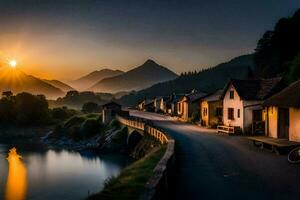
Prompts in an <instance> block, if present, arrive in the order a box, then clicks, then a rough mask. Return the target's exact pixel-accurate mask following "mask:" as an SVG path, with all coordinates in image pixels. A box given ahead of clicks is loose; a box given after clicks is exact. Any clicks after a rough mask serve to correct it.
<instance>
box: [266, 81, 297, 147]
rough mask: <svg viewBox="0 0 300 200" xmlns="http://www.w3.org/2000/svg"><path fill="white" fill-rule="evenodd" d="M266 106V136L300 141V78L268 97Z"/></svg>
mask: <svg viewBox="0 0 300 200" xmlns="http://www.w3.org/2000/svg"><path fill="white" fill-rule="evenodd" d="M264 106H265V114H266V128H265V134H266V136H268V137H272V138H283V139H288V140H290V141H294V142H300V80H298V81H297V82H295V83H293V84H292V85H290V86H289V87H287V88H286V89H284V90H282V91H281V92H279V93H278V94H275V95H274V96H272V97H270V98H269V99H267V100H266V101H265V103H264Z"/></svg>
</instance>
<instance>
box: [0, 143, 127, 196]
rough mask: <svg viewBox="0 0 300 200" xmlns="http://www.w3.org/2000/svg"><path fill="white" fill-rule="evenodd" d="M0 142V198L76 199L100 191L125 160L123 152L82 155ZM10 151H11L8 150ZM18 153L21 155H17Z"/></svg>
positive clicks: (120, 168) (123, 165)
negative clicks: (117, 153) (120, 154)
mask: <svg viewBox="0 0 300 200" xmlns="http://www.w3.org/2000/svg"><path fill="white" fill-rule="evenodd" d="M14 146H16V150H17V153H16V152H15V151H9V150H10V149H11V148H12V147H13V146H12V145H3V144H0V199H3V200H50V199H51V200H69V199H70V200H71V199H72V200H76V199H84V198H85V197H87V196H88V193H94V192H97V191H100V190H101V189H102V188H103V184H104V181H105V179H107V178H108V177H111V176H115V175H118V174H119V173H120V171H121V170H122V168H123V167H125V166H126V165H127V163H128V160H127V158H126V157H123V156H108V155H106V156H101V157H100V156H96V155H93V154H91V153H85V154H84V155H82V154H79V153H75V152H69V151H54V150H47V149H43V150H42V148H40V147H33V146H30V147H28V146H24V145H22V146H20V145H14ZM9 152H10V153H9ZM20 156H21V158H20Z"/></svg>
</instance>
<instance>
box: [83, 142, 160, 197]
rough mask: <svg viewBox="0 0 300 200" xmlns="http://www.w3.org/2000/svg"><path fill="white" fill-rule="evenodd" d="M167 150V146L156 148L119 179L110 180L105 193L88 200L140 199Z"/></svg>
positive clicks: (133, 164) (130, 167)
mask: <svg viewBox="0 0 300 200" xmlns="http://www.w3.org/2000/svg"><path fill="white" fill-rule="evenodd" d="M165 150H166V146H159V147H156V148H155V149H153V150H152V151H151V152H150V153H149V154H147V155H146V156H145V157H143V158H142V159H140V160H138V161H136V162H134V163H132V164H131V165H129V166H128V167H126V168H125V169H124V170H123V171H122V172H121V174H120V175H119V176H118V177H111V178H110V179H108V180H107V181H106V183H105V186H104V189H103V191H101V192H100V193H98V194H94V195H92V196H90V197H89V198H88V200H99V199H100V200H102V199H104V200H106V199H109V200H116V199H122V200H134V199H138V197H139V195H140V194H141V192H142V191H143V190H144V186H145V184H146V182H147V181H148V180H149V178H150V177H151V175H152V174H153V169H154V168H155V166H156V164H157V163H158V162H159V160H160V159H161V158H162V156H163V155H164V152H165Z"/></svg>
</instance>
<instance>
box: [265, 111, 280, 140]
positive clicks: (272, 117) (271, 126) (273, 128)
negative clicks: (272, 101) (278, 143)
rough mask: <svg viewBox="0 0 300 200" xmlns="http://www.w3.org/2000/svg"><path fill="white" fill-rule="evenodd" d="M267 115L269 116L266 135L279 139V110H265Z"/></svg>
mask: <svg viewBox="0 0 300 200" xmlns="http://www.w3.org/2000/svg"><path fill="white" fill-rule="evenodd" d="M265 113H266V115H267V116H268V117H267V120H266V128H265V133H266V136H269V137H272V138H278V132H277V130H278V108H277V107H268V108H265Z"/></svg>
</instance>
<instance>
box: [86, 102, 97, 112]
mask: <svg viewBox="0 0 300 200" xmlns="http://www.w3.org/2000/svg"><path fill="white" fill-rule="evenodd" d="M82 112H84V113H97V112H100V106H99V105H98V104H96V103H94V102H87V103H85V104H83V106H82Z"/></svg>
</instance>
